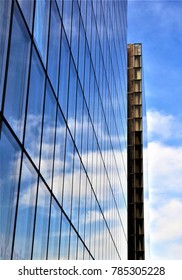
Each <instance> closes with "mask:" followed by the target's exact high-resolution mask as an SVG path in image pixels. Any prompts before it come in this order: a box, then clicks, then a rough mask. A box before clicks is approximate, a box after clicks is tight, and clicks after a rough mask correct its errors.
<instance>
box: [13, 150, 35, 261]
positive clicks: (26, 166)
mask: <svg viewBox="0 0 182 280" xmlns="http://www.w3.org/2000/svg"><path fill="white" fill-rule="evenodd" d="M36 193H37V173H36V172H35V170H34V169H33V167H32V165H31V164H30V162H29V160H28V159H27V158H26V156H25V155H24V157H23V165H22V174H21V182H20V195H19V201H18V214H17V221H16V233H15V244H14V252H13V259H25V260H29V259H30V258H31V249H32V235H33V225H34V214H35V203H36Z"/></svg>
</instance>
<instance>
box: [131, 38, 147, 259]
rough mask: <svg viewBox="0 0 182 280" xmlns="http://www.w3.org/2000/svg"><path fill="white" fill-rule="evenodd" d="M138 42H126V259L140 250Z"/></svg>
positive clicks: (142, 255) (141, 195) (136, 256)
mask: <svg viewBox="0 0 182 280" xmlns="http://www.w3.org/2000/svg"><path fill="white" fill-rule="evenodd" d="M143 107H144V102H143V86H142V45H141V44H138V43H137V44H128V153H127V158H128V259H130V260H136V259H139V260H142V259H144V258H145V250H144V188H143V185H144V184H143V145H144V139H143V127H144V126H143V121H144V119H143V116H144V113H143V111H144V109H145V108H143Z"/></svg>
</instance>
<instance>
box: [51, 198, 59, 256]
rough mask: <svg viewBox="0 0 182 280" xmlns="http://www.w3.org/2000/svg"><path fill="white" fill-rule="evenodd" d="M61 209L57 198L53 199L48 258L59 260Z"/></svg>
mask: <svg viewBox="0 0 182 280" xmlns="http://www.w3.org/2000/svg"><path fill="white" fill-rule="evenodd" d="M60 225H61V210H60V208H59V206H58V205H57V203H56V202H55V200H54V199H53V200H52V207H51V223H50V230H49V248H48V259H49V260H58V254H59V240H60Z"/></svg>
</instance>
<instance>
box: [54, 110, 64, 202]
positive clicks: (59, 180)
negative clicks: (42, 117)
mask: <svg viewBox="0 0 182 280" xmlns="http://www.w3.org/2000/svg"><path fill="white" fill-rule="evenodd" d="M65 138H66V125H65V122H64V120H63V116H62V113H61V111H60V110H58V119H57V128H56V147H55V159H54V177H53V193H54V195H55V196H56V198H57V199H58V201H59V202H60V204H62V195H63V172H64V154H65V145H66V143H65V142H66V139H65Z"/></svg>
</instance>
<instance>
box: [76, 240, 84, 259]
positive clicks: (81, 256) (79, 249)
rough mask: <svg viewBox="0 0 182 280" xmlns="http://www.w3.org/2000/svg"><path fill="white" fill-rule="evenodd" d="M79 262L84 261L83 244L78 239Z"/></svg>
mask: <svg viewBox="0 0 182 280" xmlns="http://www.w3.org/2000/svg"><path fill="white" fill-rule="evenodd" d="M77 260H83V243H82V241H81V240H80V239H79V238H78V253H77Z"/></svg>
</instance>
